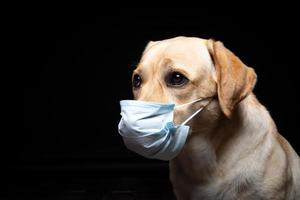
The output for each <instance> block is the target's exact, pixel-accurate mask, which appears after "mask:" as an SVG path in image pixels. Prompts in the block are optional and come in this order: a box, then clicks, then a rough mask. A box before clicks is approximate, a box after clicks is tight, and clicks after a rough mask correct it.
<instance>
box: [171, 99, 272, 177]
mask: <svg viewBox="0 0 300 200" xmlns="http://www.w3.org/2000/svg"><path fill="white" fill-rule="evenodd" d="M203 116H205V117H203ZM266 119H268V120H266ZM190 126H191V132H190V135H189V137H188V139H187V142H186V144H185V146H184V148H183V150H182V152H181V153H180V154H179V155H178V156H177V157H176V158H175V159H174V160H172V161H171V162H170V173H171V180H172V178H173V179H176V178H179V179H180V177H178V175H176V176H177V177H174V176H172V173H176V174H178V173H180V174H181V175H180V176H182V178H185V179H189V180H188V181H189V182H198V183H205V182H208V181H213V179H214V178H216V177H220V176H222V175H223V173H224V172H225V171H226V172H227V171H228V170H230V169H231V168H233V167H234V166H232V165H233V164H234V163H237V162H238V160H239V159H242V158H244V157H245V156H247V155H248V153H249V151H251V150H253V149H256V147H257V145H260V144H261V142H263V141H265V140H264V137H266V136H267V134H266V133H268V132H274V129H276V127H275V124H274V122H273V120H272V119H271V117H270V115H269V113H268V111H267V110H266V109H265V107H264V106H262V105H261V104H260V103H259V102H258V101H257V99H256V97H255V96H254V94H250V95H249V96H248V97H246V98H245V99H244V100H242V101H241V102H240V103H239V104H238V105H237V106H236V109H235V110H234V113H233V115H232V117H231V118H230V119H229V118H227V117H225V116H224V115H223V114H222V112H221V111H220V108H219V106H218V102H217V101H214V102H212V103H211V105H209V106H208V107H207V109H206V110H205V111H204V113H203V114H202V113H201V115H200V116H199V117H198V118H196V119H195V120H193V122H191V124H190ZM270 127H272V130H270Z"/></svg>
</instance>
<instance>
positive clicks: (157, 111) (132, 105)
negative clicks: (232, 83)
mask: <svg viewBox="0 0 300 200" xmlns="http://www.w3.org/2000/svg"><path fill="white" fill-rule="evenodd" d="M202 100H204V99H197V100H195V101H192V102H189V103H186V104H182V105H178V106H175V104H161V103H154V102H146V101H136V100H123V101H121V102H120V105H121V116H122V118H121V120H120V122H119V126H118V128H119V133H120V135H121V136H122V138H123V141H124V143H125V145H126V147H127V148H128V149H130V150H132V151H134V152H136V153H138V154H140V155H142V156H144V157H147V158H154V159H160V160H171V159H173V158H174V157H176V156H177V155H178V154H179V152H180V151H181V149H182V148H183V146H184V144H185V141H186V138H187V135H188V131H189V126H186V125H185V124H186V123H187V122H189V121H190V120H191V119H192V118H193V117H194V116H195V115H197V114H198V113H199V112H201V110H202V109H203V108H204V107H205V106H206V105H208V103H209V102H208V103H207V104H206V105H205V106H202V107H201V108H199V109H198V110H197V111H195V112H194V113H193V114H192V115H191V116H189V117H188V118H187V119H186V120H185V121H184V122H183V123H181V124H180V125H175V124H174V123H173V116H174V109H176V108H180V107H183V106H187V105H190V104H193V103H196V102H199V101H202Z"/></svg>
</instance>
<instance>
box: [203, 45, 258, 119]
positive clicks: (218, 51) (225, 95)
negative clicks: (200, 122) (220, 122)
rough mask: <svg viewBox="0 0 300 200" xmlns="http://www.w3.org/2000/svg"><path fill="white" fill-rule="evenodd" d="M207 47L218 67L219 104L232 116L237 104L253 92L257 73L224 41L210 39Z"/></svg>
mask: <svg viewBox="0 0 300 200" xmlns="http://www.w3.org/2000/svg"><path fill="white" fill-rule="evenodd" d="M207 47H208V51H209V53H210V55H211V57H212V59H213V62H214V65H215V68H216V75H217V89H218V99H219V104H220V107H221V109H222V111H223V113H224V114H225V115H226V116H227V117H230V116H231V114H232V112H233V110H234V108H235V105H236V104H237V103H239V102H240V101H241V100H243V99H244V98H245V97H246V96H247V95H248V94H249V93H251V92H252V90H253V88H254V86H255V83H256V73H255V71H254V70H253V69H252V68H250V67H247V66H246V65H245V64H244V63H243V62H242V61H241V60H240V59H239V58H238V57H237V56H236V55H234V54H233V53H232V52H231V51H230V50H228V49H227V48H226V47H225V46H224V45H223V43H222V42H219V41H214V40H208V42H207Z"/></svg>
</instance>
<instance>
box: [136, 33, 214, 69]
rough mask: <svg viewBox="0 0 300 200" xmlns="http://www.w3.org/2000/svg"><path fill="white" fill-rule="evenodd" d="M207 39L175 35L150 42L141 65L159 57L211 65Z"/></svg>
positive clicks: (155, 61) (157, 59) (155, 60)
mask: <svg viewBox="0 0 300 200" xmlns="http://www.w3.org/2000/svg"><path fill="white" fill-rule="evenodd" d="M206 43H207V40H205V39H201V38H196V37H183V36H180V37H175V38H171V39H166V40H161V41H155V42H150V43H149V44H148V45H147V47H146V49H145V51H144V53H143V56H142V59H141V62H140V63H142V64H143V65H150V64H155V63H157V62H158V61H161V59H171V60H175V61H180V62H189V63H191V64H193V65H195V64H197V65H199V64H201V65H203V66H211V65H212V61H211V58H210V55H209V52H208V50H207V45H206Z"/></svg>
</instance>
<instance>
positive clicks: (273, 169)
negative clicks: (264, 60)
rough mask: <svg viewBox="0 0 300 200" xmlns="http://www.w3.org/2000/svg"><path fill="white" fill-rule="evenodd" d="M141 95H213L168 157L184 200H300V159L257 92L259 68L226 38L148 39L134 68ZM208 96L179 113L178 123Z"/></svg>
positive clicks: (178, 100) (173, 98)
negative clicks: (178, 147)
mask: <svg viewBox="0 0 300 200" xmlns="http://www.w3.org/2000/svg"><path fill="white" fill-rule="evenodd" d="M133 82H134V89H133V93H134V97H135V99H136V100H143V101H154V102H161V103H169V102H174V103H175V104H184V103H186V102H191V101H193V100H195V99H199V98H208V97H212V100H211V101H210V102H209V104H208V105H207V106H206V107H205V108H204V109H203V111H202V112H201V113H200V114H198V115H197V116H196V117H194V118H193V119H192V120H191V121H190V122H189V126H190V131H189V134H188V138H187V141H186V143H185V145H184V147H183V149H182V150H181V152H180V153H179V154H178V156H177V157H176V158H174V159H172V160H171V161H170V162H169V165H170V179H171V182H172V185H173V189H174V193H175V196H176V198H177V199H178V200H198V199H203V200H204V199H213V200H216V199H226V200H232V199H239V200H241V199H253V200H254V199H255V200H258V199H268V200H270V199H274V200H275V199H290V200H299V199H300V159H299V157H298V155H297V153H296V152H295V151H294V150H293V148H292V147H291V145H290V144H289V143H288V142H287V141H286V140H285V139H284V138H283V137H282V136H281V135H280V134H279V133H278V131H277V129H276V125H275V124H274V121H273V120H272V118H271V116H270V114H269V112H268V111H267V109H266V108H265V107H264V106H263V105H262V104H260V103H259V101H258V100H257V98H256V97H255V95H254V94H253V87H254V85H255V83H256V74H255V71H254V70H253V69H252V68H250V67H247V66H246V65H245V64H244V63H243V62H242V61H241V60H240V59H239V58H238V57H237V56H236V55H234V54H233V53H232V52H231V51H230V50H228V49H227V48H226V47H225V46H224V45H223V44H222V42H220V41H214V40H211V39H209V40H206V39H200V38H194V37H175V38H171V39H167V40H162V41H155V42H149V43H148V45H147V46H146V48H145V50H144V52H143V55H142V57H141V60H140V62H139V64H138V66H137V68H136V69H135V70H134V73H133ZM200 106H204V103H203V101H201V102H199V103H195V104H193V105H191V106H188V107H183V108H181V109H178V110H176V111H175V112H174V122H175V123H178V124H180V123H181V122H182V121H183V120H184V118H185V116H189V115H191V113H193V112H194V111H195V110H197V109H198V108H199V107H200Z"/></svg>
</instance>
